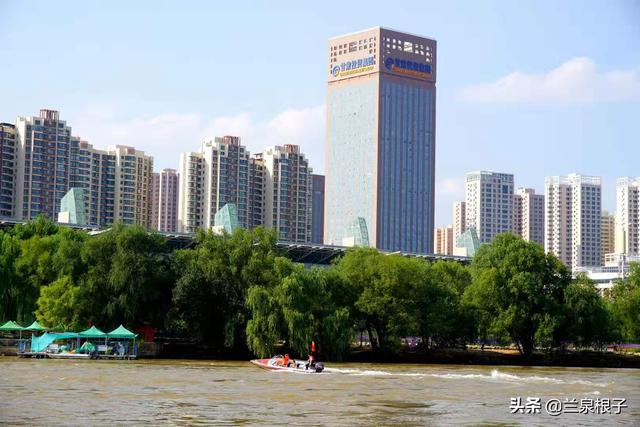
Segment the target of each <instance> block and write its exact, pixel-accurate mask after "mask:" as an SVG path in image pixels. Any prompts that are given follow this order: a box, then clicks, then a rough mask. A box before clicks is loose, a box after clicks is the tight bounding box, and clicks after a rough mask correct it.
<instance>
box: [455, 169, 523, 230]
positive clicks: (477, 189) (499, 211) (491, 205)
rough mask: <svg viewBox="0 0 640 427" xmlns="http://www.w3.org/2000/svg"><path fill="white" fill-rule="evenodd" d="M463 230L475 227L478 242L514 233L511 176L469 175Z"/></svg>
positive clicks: (489, 173)
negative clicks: (498, 235) (497, 235)
mask: <svg viewBox="0 0 640 427" xmlns="http://www.w3.org/2000/svg"><path fill="white" fill-rule="evenodd" d="M465 210H466V211H465V214H466V215H465V216H466V228H470V227H473V228H475V230H476V232H477V234H478V239H479V240H480V243H487V242H490V241H491V240H492V239H493V237H494V236H495V235H496V234H500V233H505V232H510V231H513V175H512V174H508V173H498V172H490V171H479V172H470V173H468V174H467V178H466V185H465Z"/></svg>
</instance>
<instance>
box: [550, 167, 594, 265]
mask: <svg viewBox="0 0 640 427" xmlns="http://www.w3.org/2000/svg"><path fill="white" fill-rule="evenodd" d="M601 213H602V193H601V180H600V178H599V177H593V176H586V175H580V174H570V175H568V176H551V177H547V178H546V179H545V215H546V218H545V245H544V246H545V250H546V251H547V252H551V253H553V254H555V255H556V256H557V257H558V258H559V259H560V260H561V261H562V262H564V263H565V265H567V267H569V268H571V269H572V270H576V269H577V268H580V267H597V266H599V265H600V256H601V253H600V224H601Z"/></svg>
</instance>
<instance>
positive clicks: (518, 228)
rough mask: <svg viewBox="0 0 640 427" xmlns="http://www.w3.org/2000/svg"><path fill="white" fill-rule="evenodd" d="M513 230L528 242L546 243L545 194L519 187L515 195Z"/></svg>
mask: <svg viewBox="0 0 640 427" xmlns="http://www.w3.org/2000/svg"><path fill="white" fill-rule="evenodd" d="M513 232H514V233H516V234H517V235H519V236H521V237H522V238H523V239H524V240H526V241H527V242H535V243H539V244H541V245H544V196H543V195H542V194H536V191H535V190H534V189H533V188H518V190H516V192H515V195H514V197H513Z"/></svg>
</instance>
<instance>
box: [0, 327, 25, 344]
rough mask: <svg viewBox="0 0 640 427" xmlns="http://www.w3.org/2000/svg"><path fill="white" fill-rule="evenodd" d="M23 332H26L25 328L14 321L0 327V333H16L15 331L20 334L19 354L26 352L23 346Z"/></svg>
mask: <svg viewBox="0 0 640 427" xmlns="http://www.w3.org/2000/svg"><path fill="white" fill-rule="evenodd" d="M23 330H24V328H23V327H22V326H20V325H18V324H17V323H16V322H14V321H13V320H9V321H8V322H6V323H5V324H4V325H2V326H0V332H15V331H18V332H19V337H18V352H21V351H23V350H24V348H23V346H22V331H23Z"/></svg>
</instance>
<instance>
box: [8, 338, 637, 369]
mask: <svg viewBox="0 0 640 427" xmlns="http://www.w3.org/2000/svg"><path fill="white" fill-rule="evenodd" d="M146 344H147V345H146V346H141V350H143V351H142V352H141V354H140V358H141V359H194V360H249V359H252V358H254V356H253V355H252V354H251V353H248V352H230V351H220V350H219V349H215V348H213V347H211V346H203V345H193V344H186V345H185V344H182V345H180V344H173V343H172V344H168V345H167V344H165V345H161V344H153V345H151V344H152V343H146ZM145 350H146V351H145ZM285 352H286V349H280V350H278V351H277V353H282V354H284V353H285ZM0 354H1V355H3V356H15V355H16V352H15V348H5V349H4V351H2V352H0ZM344 362H350V363H411V364H446V365H486V366H549V367H552V366H558V367H575V368H631V369H640V355H639V354H637V353H636V354H632V353H620V352H611V351H607V352H598V351H565V352H563V353H534V354H533V355H532V356H531V358H529V359H527V358H525V357H524V356H522V355H521V354H520V353H518V352H517V351H516V350H513V349H509V348H491V349H485V350H484V351H483V350H480V349H474V348H469V349H466V350H463V349H437V350H427V351H400V352H398V353H396V354H392V355H386V356H385V355H381V354H377V353H375V352H373V351H371V350H370V349H364V350H360V349H354V350H353V351H352V352H351V353H350V354H349V355H348V356H347V358H346V359H345V360H344Z"/></svg>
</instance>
